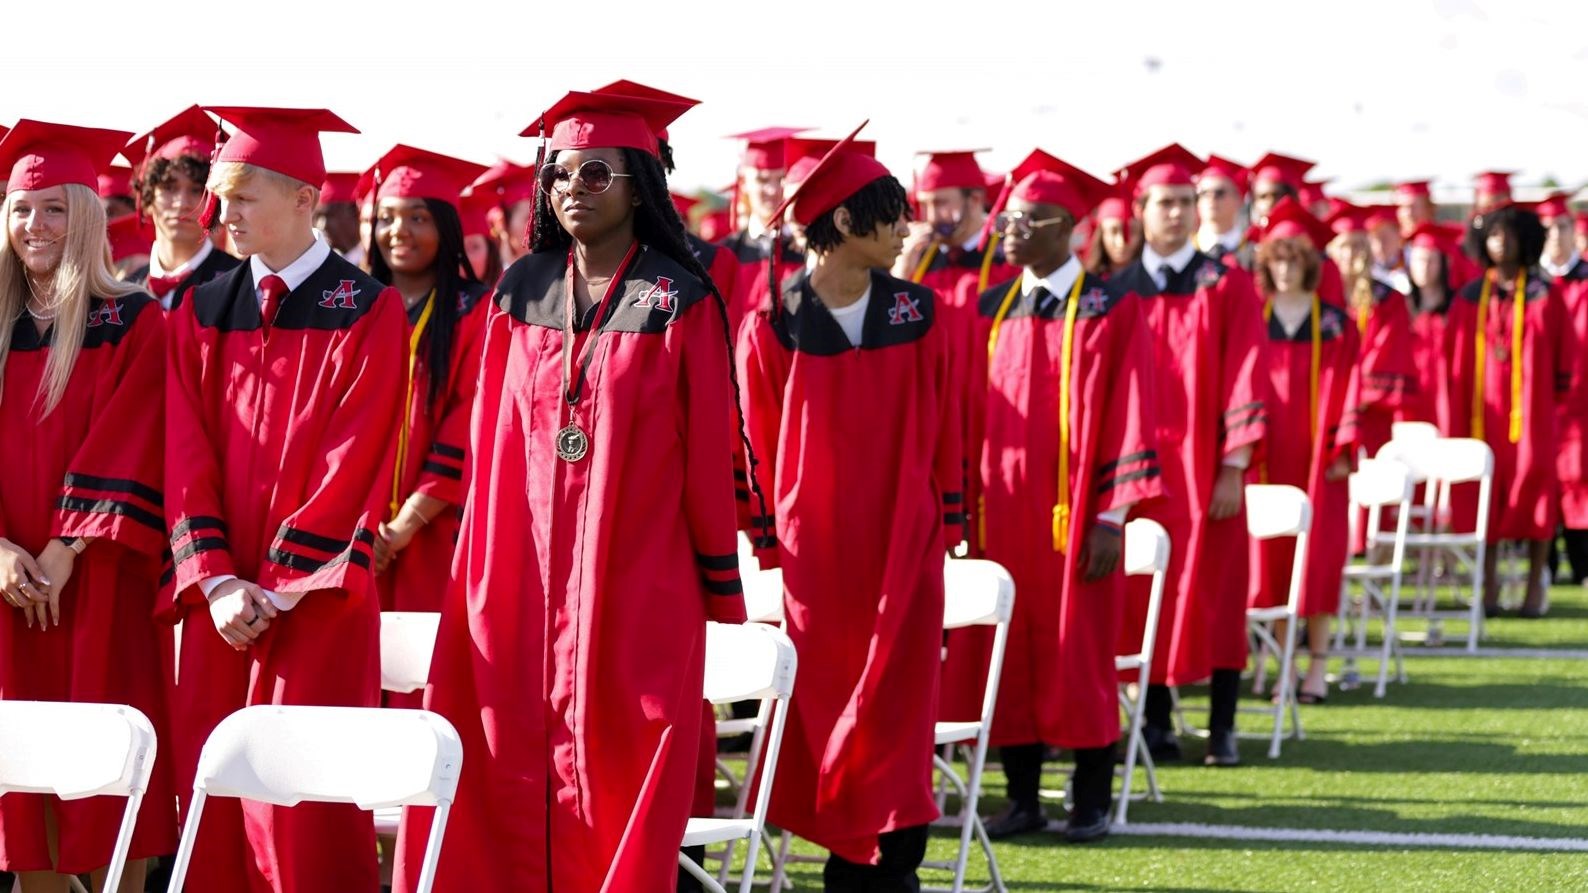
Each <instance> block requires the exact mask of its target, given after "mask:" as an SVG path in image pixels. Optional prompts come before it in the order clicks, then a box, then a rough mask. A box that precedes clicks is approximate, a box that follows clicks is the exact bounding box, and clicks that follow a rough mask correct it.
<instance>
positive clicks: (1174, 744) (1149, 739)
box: [1141, 726, 1180, 763]
mask: <svg viewBox="0 0 1588 893" xmlns="http://www.w3.org/2000/svg"><path fill="white" fill-rule="evenodd" d="M1141 743H1143V744H1145V745H1147V752H1148V753H1150V754H1152V761H1153V762H1154V763H1178V762H1179V761H1180V741H1179V739H1177V738H1175V736H1174V731H1173V730H1172V729H1163V728H1159V727H1158V726H1142V727H1141Z"/></svg>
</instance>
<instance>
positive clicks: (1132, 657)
mask: <svg viewBox="0 0 1588 893" xmlns="http://www.w3.org/2000/svg"><path fill="white" fill-rule="evenodd" d="M1141 661H1142V657H1141V655H1139V654H1121V655H1120V656H1118V657H1116V658H1114V670H1115V672H1119V673H1123V672H1125V671H1126V670H1139V669H1141Z"/></svg>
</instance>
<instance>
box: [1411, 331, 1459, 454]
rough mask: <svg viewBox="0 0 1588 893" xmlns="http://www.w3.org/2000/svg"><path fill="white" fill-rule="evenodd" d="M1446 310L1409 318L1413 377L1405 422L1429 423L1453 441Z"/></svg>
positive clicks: (1450, 358) (1449, 355)
mask: <svg viewBox="0 0 1588 893" xmlns="http://www.w3.org/2000/svg"><path fill="white" fill-rule="evenodd" d="M1448 311H1449V307H1448V305H1447V306H1446V308H1445V309H1441V310H1430V311H1425V312H1421V313H1418V314H1417V315H1415V316H1413V317H1412V318H1411V341H1412V343H1411V353H1412V368H1413V375H1414V377H1415V381H1414V390H1413V393H1412V395H1411V399H1410V400H1408V401H1407V409H1406V410H1405V414H1404V415H1405V418H1407V419H1410V420H1412V421H1419V422H1429V423H1431V424H1433V425H1435V426H1437V427H1438V428H1439V433H1440V435H1441V436H1444V437H1453V436H1454V435H1453V434H1452V433H1451V432H1452V431H1453V430H1454V429H1453V427H1452V420H1451V419H1452V410H1453V404H1452V402H1451V399H1452V398H1451V396H1450V384H1451V380H1450V364H1451V360H1452V357H1451V354H1450V345H1449V343H1448V340H1447V337H1446V328H1447V326H1446V319H1447V313H1448Z"/></svg>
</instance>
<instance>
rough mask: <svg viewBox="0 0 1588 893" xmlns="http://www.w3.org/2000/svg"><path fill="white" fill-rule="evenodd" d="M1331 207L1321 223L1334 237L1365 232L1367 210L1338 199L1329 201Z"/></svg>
mask: <svg viewBox="0 0 1588 893" xmlns="http://www.w3.org/2000/svg"><path fill="white" fill-rule="evenodd" d="M1329 202H1330V204H1331V207H1330V208H1329V213H1328V214H1327V215H1325V216H1324V218H1323V222H1324V224H1325V225H1327V226H1328V227H1329V229H1330V230H1332V231H1333V232H1334V234H1335V235H1343V234H1344V233H1357V232H1366V231H1367V209H1365V208H1359V207H1357V206H1356V205H1353V204H1351V203H1350V202H1344V201H1341V200H1339V199H1330V200H1329Z"/></svg>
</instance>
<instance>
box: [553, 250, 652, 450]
mask: <svg viewBox="0 0 1588 893" xmlns="http://www.w3.org/2000/svg"><path fill="white" fill-rule="evenodd" d="M639 245H640V243H639V242H638V241H635V242H634V243H632V244H630V245H629V250H628V253H627V254H625V255H623V260H622V261H620V262H619V263H618V268H617V272H616V273H614V274H613V276H612V278H611V279H610V280H608V281H607V287H606V291H605V293H603V294H602V295H601V303H600V305H599V307H598V308H597V310H596V315H595V323H594V331H592V332H591V333H590V335H589V337H587V338H586V339H585V343H584V349H583V350H582V351H580V356H579V377H578V378H577V379H575V378H574V377H573V362H574V357H573V342H574V331H573V324H574V296H573V277H574V276H575V275H576V270H575V269H574V263H573V249H572V248H569V249H568V274H567V276H566V278H564V280H563V299H564V301H563V303H564V305H565V307H564V312H563V326H562V394H563V399H564V400H565V401H566V402H567V404H568V424H566V425H564V426H563V427H562V429H561V430H559V431H558V432H557V438H556V446H557V458H559V459H561V460H563V461H564V462H578V461H579V460H581V459H583V458H584V457H585V455H586V454H587V453H589V452H590V435H588V434H586V433H585V430H584V428H582V427H580V425H579V420H578V418H577V415H576V413H577V410H578V408H579V400H580V399H581V398H582V397H583V396H584V385H585V381H586V377H587V375H588V373H589V371H590V361H591V359H593V358H594V357H595V354H596V347H597V342H599V341H600V340H601V335H602V334H603V333H604V332H605V328H604V327H605V325H606V317H607V311H608V309H609V307H610V306H611V302H612V296H613V295H614V294H615V293H616V292H617V290H618V288H617V287H618V283H620V282H622V281H623V277H624V275H625V274H626V273H627V272H628V266H629V262H630V261H632V260H633V259H634V254H635V252H636V251H637V250H638V249H639Z"/></svg>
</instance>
